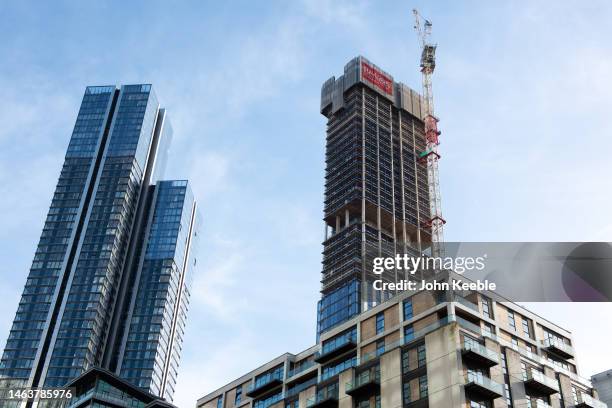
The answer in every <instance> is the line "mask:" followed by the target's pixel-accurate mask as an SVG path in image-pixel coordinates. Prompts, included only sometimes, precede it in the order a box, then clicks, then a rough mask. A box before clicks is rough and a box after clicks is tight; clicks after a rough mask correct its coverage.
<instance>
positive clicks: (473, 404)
mask: <svg viewBox="0 0 612 408" xmlns="http://www.w3.org/2000/svg"><path fill="white" fill-rule="evenodd" d="M470 408H491V402H490V401H470Z"/></svg>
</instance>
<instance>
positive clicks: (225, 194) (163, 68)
mask: <svg viewBox="0 0 612 408" xmlns="http://www.w3.org/2000/svg"><path fill="white" fill-rule="evenodd" d="M413 7H418V8H419V10H420V11H421V14H423V15H424V16H426V17H428V18H429V19H430V20H432V22H433V24H434V26H433V40H434V41H435V42H437V44H438V53H437V63H438V64H437V68H436V72H435V74H434V79H433V89H434V95H435V104H436V113H437V116H439V117H440V123H439V126H440V129H441V130H442V132H443V133H442V136H441V143H442V144H441V145H440V153H441V154H442V160H441V162H440V183H441V191H442V205H443V212H444V216H445V218H446V219H447V220H448V224H447V226H446V229H445V234H446V239H447V240H449V241H612V239H611V236H612V221H611V220H610V216H609V214H610V208H612V189H611V186H612V185H611V184H612V183H611V182H610V175H611V174H612V161H611V160H610V159H609V157H608V155H609V152H610V151H611V150H612V138H611V137H610V135H611V134H612V132H611V130H612V125H611V123H610V121H609V120H608V117H609V112H610V111H611V110H612V93H611V92H610V91H609V90H610V89H611V87H612V75H611V73H612V45H611V44H610V42H609V39H610V38H612V26H611V25H610V24H609V22H610V21H612V3H610V2H608V1H605V0H592V1H589V2H585V1H559V0H540V1H514V2H486V1H469V0H466V1H462V2H455V1H437V2H424V1H423V2H421V1H417V2H414V1H408V0H405V1H384V2H383V1H371V2H367V1H359V0H352V1H344V0H335V1H331V0H296V1H292V2H287V1H265V2H253V1H228V2H223V1H214V2H213V1H191V2H190V1H182V2H172V4H170V3H169V2H167V1H157V0H148V1H131V2H120V1H89V2H82V1H77V0H74V1H56V2H34V1H27V0H24V1H7V0H4V1H1V2H0V38H2V41H1V42H0V55H1V57H0V89H1V90H2V92H1V98H0V123H2V125H1V126H0V196H1V197H2V199H1V200H0V242H1V243H2V245H0V257H1V259H2V260H3V262H2V264H1V265H0V280H1V281H2V283H3V284H2V285H0V296H1V298H2V299H3V301H2V303H1V308H0V337H2V339H3V340H0V341H2V342H4V341H5V339H6V337H7V335H8V330H9V327H10V324H11V321H12V319H13V317H14V313H15V310H16V306H17V303H18V301H19V297H20V294H21V291H22V289H23V285H24V283H25V279H26V276H27V273H28V269H29V266H30V264H31V261H32V258H33V255H34V249H35V247H36V244H37V241H38V238H39V236H40V232H41V228H42V225H43V222H44V219H45V215H46V212H47V209H48V205H49V203H50V201H51V196H52V192H53V190H54V187H55V183H56V181H57V177H58V175H59V171H60V168H61V164H62V161H63V156H64V153H65V150H66V147H67V145H68V140H69V137H70V134H71V131H72V127H73V125H74V120H75V118H76V115H77V111H78V107H79V103H80V100H81V98H82V95H83V91H84V88H85V87H86V86H87V85H107V84H127V83H152V84H153V86H154V89H155V91H156V93H157V96H158V98H159V100H160V103H161V104H162V106H163V107H165V108H167V109H168V113H169V117H170V120H171V122H172V125H173V128H174V140H173V145H172V149H171V152H170V158H169V168H168V171H167V177H168V178H188V179H190V180H191V182H192V183H193V190H194V193H195V196H196V199H197V200H198V202H199V206H200V211H201V213H202V221H203V222H202V235H201V237H202V238H201V245H200V248H199V253H200V259H201V263H200V265H201V266H200V269H199V270H198V273H197V275H196V276H195V280H194V287H193V292H192V299H191V307H190V311H189V320H188V325H187V333H186V337H185V343H184V353H183V358H182V362H181V367H180V373H179V384H178V388H177V392H176V397H175V403H176V404H177V405H178V406H179V407H192V406H195V402H196V400H197V398H199V397H202V396H203V395H205V394H207V393H209V392H211V391H213V390H214V389H216V388H217V387H219V386H222V385H224V384H225V383H227V382H229V381H231V380H233V379H235V378H237V377H238V376H240V375H242V374H244V373H246V372H247V371H249V370H251V369H253V368H255V367H257V366H258V365H260V364H262V363H264V362H266V361H268V360H270V359H272V358H274V357H276V356H278V355H280V354H282V353H284V352H286V351H288V352H299V351H301V350H303V349H305V348H307V347H309V346H311V345H313V344H314V341H315V329H316V301H317V300H318V297H319V293H318V291H319V288H320V282H319V279H320V271H321V250H322V246H321V241H322V240H323V233H324V229H323V222H322V215H323V214H322V213H323V172H324V147H325V145H324V143H325V118H324V117H323V116H322V115H320V113H319V102H320V89H321V85H322V84H323V82H324V81H325V80H327V79H328V78H329V77H331V76H332V75H335V76H339V75H340V74H342V71H343V67H344V64H345V63H346V62H348V61H349V60H350V59H351V58H353V57H355V56H357V55H364V56H365V57H367V58H369V59H370V60H371V61H372V62H374V63H375V64H377V65H379V66H380V67H381V68H383V69H384V70H386V71H387V72H389V73H391V74H392V75H393V76H394V79H395V80H396V81H401V82H404V83H406V84H407V85H409V86H411V87H413V88H415V89H417V90H419V89H420V86H421V85H420V84H421V78H420V72H419V70H418V59H419V56H420V53H419V43H418V41H417V38H416V34H415V33H414V30H413V20H412V13H411V9H412V8H413ZM529 307H530V308H531V309H532V310H534V311H535V312H536V313H539V314H541V315H542V316H544V317H546V318H548V319H549V320H552V321H554V322H556V323H558V324H559V325H561V326H562V327H565V328H567V329H568V330H571V331H572V332H573V333H574V337H575V344H576V348H577V351H578V361H579V363H580V365H581V374H582V375H584V376H587V377H588V376H590V375H591V374H594V373H595V372H599V371H603V370H606V369H609V368H611V366H612V353H611V351H610V348H609V341H610V338H612V326H611V325H609V324H602V322H603V321H606V322H607V321H608V320H609V316H610V315H611V314H612V307H611V305H610V304H591V305H589V304H567V303H566V304H541V303H540V304H531V305H529ZM585 315H590V316H586V317H585ZM606 316H607V317H606ZM604 319H605V320H604ZM604 345H605V346H604Z"/></svg>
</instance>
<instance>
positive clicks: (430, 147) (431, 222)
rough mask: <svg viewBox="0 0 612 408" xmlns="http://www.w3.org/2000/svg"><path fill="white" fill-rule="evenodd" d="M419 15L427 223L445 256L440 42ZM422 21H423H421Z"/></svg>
mask: <svg viewBox="0 0 612 408" xmlns="http://www.w3.org/2000/svg"><path fill="white" fill-rule="evenodd" d="M412 13H413V14H414V18H415V25H414V29H415V30H416V32H417V35H418V37H419V40H420V42H421V47H422V51H421V74H422V76H423V105H424V109H423V122H424V124H425V140H426V149H425V151H424V152H421V153H420V154H419V161H421V162H423V163H427V181H428V184H429V209H430V218H429V219H428V220H427V221H425V223H424V225H423V226H424V227H425V228H428V229H431V243H432V248H431V249H432V251H431V252H432V256H440V257H443V256H444V224H446V221H445V220H444V218H443V217H442V200H441V196H440V183H439V180H438V161H439V160H440V155H439V154H438V145H439V144H440V141H439V136H440V131H439V130H438V118H437V117H436V116H435V115H434V104H433V91H432V86H431V76H432V74H433V72H434V69H435V68H436V45H434V44H432V43H431V42H430V41H429V37H430V35H431V26H432V24H431V22H430V21H429V20H426V19H424V18H422V17H421V15H420V14H419V12H418V11H417V10H416V9H413V10H412ZM421 21H422V22H423V23H422V24H421Z"/></svg>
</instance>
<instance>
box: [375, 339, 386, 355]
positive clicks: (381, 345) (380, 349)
mask: <svg viewBox="0 0 612 408" xmlns="http://www.w3.org/2000/svg"><path fill="white" fill-rule="evenodd" d="M384 352H385V339H380V340H378V341H377V342H376V355H377V356H380V355H381V354H382V353H384Z"/></svg>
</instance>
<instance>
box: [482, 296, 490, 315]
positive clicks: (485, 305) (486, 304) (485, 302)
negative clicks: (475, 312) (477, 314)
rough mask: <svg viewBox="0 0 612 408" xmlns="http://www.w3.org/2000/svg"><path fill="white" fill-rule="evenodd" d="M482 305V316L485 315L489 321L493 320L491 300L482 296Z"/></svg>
mask: <svg viewBox="0 0 612 408" xmlns="http://www.w3.org/2000/svg"><path fill="white" fill-rule="evenodd" d="M481 299H482V300H481V303H482V314H483V315H485V316H486V317H488V318H489V319H492V318H493V316H492V313H491V299H489V298H488V297H486V296H482V295H481Z"/></svg>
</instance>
